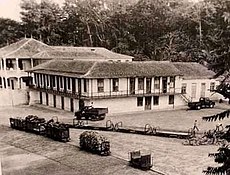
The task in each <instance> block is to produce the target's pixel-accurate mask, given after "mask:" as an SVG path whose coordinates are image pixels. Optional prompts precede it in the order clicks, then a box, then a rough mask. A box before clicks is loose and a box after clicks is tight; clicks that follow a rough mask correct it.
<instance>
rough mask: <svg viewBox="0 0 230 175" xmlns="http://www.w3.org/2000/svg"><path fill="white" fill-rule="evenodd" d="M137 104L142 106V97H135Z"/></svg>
mask: <svg viewBox="0 0 230 175" xmlns="http://www.w3.org/2000/svg"><path fill="white" fill-rule="evenodd" d="M137 106H143V97H137Z"/></svg>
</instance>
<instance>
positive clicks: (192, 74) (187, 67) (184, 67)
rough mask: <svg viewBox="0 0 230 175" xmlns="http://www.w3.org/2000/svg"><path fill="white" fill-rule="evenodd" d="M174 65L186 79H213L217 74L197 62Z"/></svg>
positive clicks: (175, 63) (176, 63)
mask: <svg viewBox="0 0 230 175" xmlns="http://www.w3.org/2000/svg"><path fill="white" fill-rule="evenodd" d="M173 65H174V66H175V67H176V68H177V69H178V70H179V71H180V72H181V73H182V74H183V78H184V79H206V78H212V77H213V76H214V75H215V73H214V72H213V71H211V70H208V68H207V67H205V66H203V65H201V64H199V63H195V62H174V63H173Z"/></svg>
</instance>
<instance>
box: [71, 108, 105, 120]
mask: <svg viewBox="0 0 230 175" xmlns="http://www.w3.org/2000/svg"><path fill="white" fill-rule="evenodd" d="M106 113H108V108H94V107H92V106H84V107H83V108H82V109H80V110H79V111H77V112H75V113H74V116H75V117H76V119H77V120H94V121H96V120H103V119H105V115H106Z"/></svg>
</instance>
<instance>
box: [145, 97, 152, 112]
mask: <svg viewBox="0 0 230 175" xmlns="http://www.w3.org/2000/svg"><path fill="white" fill-rule="evenodd" d="M151 102H152V97H145V110H151Z"/></svg>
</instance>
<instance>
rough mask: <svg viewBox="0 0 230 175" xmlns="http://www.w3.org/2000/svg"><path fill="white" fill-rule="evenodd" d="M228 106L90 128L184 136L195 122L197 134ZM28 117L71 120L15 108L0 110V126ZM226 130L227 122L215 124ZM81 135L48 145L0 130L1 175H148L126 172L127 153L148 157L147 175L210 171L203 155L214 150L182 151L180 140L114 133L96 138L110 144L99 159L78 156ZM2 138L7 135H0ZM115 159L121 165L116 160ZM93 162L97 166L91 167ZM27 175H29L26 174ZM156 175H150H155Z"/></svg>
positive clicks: (152, 114)
mask: <svg viewBox="0 0 230 175" xmlns="http://www.w3.org/2000/svg"><path fill="white" fill-rule="evenodd" d="M228 107H229V106H227V105H219V104H218V105H217V107H216V108H213V109H202V110H200V111H186V110H185V109H183V110H173V111H148V112H143V113H135V114H122V115H120V114H119V115H118V114H117V115H110V116H107V117H106V119H105V120H103V121H99V122H89V124H92V125H100V126H105V123H106V120H111V121H113V123H116V122H119V121H122V123H123V126H125V127H126V126H127V127H129V126H132V127H133V126H135V127H144V125H145V124H147V123H148V124H151V125H152V126H159V127H160V128H162V129H173V130H183V131H187V130H188V129H189V128H191V127H192V126H193V122H194V120H195V119H197V120H198V123H199V125H198V127H199V128H200V130H201V131H205V130H207V129H214V128H215V125H216V123H217V122H218V121H217V122H205V121H202V120H201V118H202V117H203V116H209V115H213V114H216V113H219V112H222V111H224V110H225V109H227V108H228ZM29 114H33V115H38V116H39V117H45V118H47V119H50V118H51V117H53V116H58V118H59V121H64V122H66V123H72V119H73V114H72V113H70V112H64V111H61V110H56V109H52V108H51V109H50V108H47V107H39V106H30V107H29V106H18V107H14V108H4V109H0V119H1V120H0V124H1V125H5V126H8V125H9V117H25V116H26V115H29ZM221 122H222V123H223V124H224V125H226V124H230V119H226V120H223V121H221ZM82 132H83V130H77V129H71V133H70V134H71V135H70V136H71V142H69V143H68V144H65V143H59V142H54V141H52V140H49V139H47V138H43V137H41V136H36V135H33V134H29V133H24V132H20V131H16V130H11V129H9V128H8V127H3V129H1V130H0V156H1V157H0V158H1V161H2V169H3V175H8V174H16V172H17V174H22V175H24V174H39V175H40V174H42V173H44V174H60V175H61V174H86V175H87V174H145V173H147V174H149V173H150V174H153V172H143V171H139V170H137V169H132V168H130V167H128V166H127V161H124V159H125V160H128V152H130V151H133V150H145V151H147V152H150V153H152V156H153V165H154V166H153V169H154V170H157V171H160V172H163V173H164V174H168V175H200V174H202V170H204V169H205V168H206V167H207V166H213V165H216V164H215V163H214V160H213V158H209V157H208V153H210V152H216V151H217V149H218V146H214V145H211V146H210V145H209V146H184V145H182V142H183V140H179V139H172V138H161V137H153V136H143V135H134V134H123V133H114V132H100V133H102V134H103V135H105V136H106V137H108V139H109V140H110V142H111V152H112V156H110V157H109V158H101V157H100V156H97V155H92V154H88V153H87V154H86V153H82V151H79V149H78V147H76V146H78V143H79V135H80V134H81V133H82ZM6 133H7V134H6ZM120 158H121V159H120ZM92 162H97V163H92ZM31 172H33V173H31ZM155 174H156V173H155Z"/></svg>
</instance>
